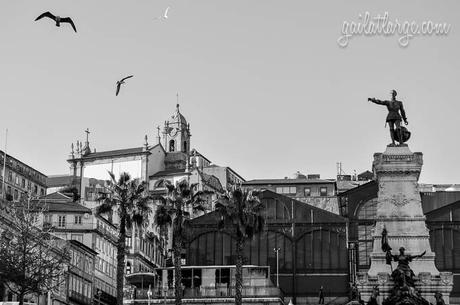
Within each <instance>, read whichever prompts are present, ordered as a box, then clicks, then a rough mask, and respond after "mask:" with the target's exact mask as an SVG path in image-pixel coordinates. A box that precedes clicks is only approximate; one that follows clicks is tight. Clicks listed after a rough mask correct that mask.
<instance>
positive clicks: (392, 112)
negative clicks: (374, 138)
mask: <svg viewBox="0 0 460 305" xmlns="http://www.w3.org/2000/svg"><path fill="white" fill-rule="evenodd" d="M396 95H397V92H396V90H392V91H391V100H390V101H381V100H378V99H376V98H373V97H372V98H371V97H370V98H368V99H367V100H368V101H370V102H373V103H375V104H378V105H384V106H387V109H388V115H387V119H386V122H387V123H388V125H389V126H390V136H391V144H390V145H392V146H395V130H396V132H398V134H397V135H396V137H397V139H396V140H397V141H398V142H399V144H403V143H404V134H403V130H402V128H401V118H402V119H403V120H404V123H405V124H406V125H407V124H409V122H408V121H407V118H406V112H405V111H404V107H403V103H402V102H401V101H398V100H396ZM395 126H396V129H395Z"/></svg>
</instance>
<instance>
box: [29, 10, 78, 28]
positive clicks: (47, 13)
mask: <svg viewBox="0 0 460 305" xmlns="http://www.w3.org/2000/svg"><path fill="white" fill-rule="evenodd" d="M43 17H48V18H50V19H53V20H54V21H56V26H61V22H67V23H70V25H71V26H72V28H73V30H74V31H75V33H76V32H77V28H76V27H75V24H74V23H73V21H72V19H70V17H59V16H54V15H53V14H51V13H50V12H46V13H43V14H41V15H40V16H38V17H37V18H36V19H35V21H37V20H40V19H42V18H43Z"/></svg>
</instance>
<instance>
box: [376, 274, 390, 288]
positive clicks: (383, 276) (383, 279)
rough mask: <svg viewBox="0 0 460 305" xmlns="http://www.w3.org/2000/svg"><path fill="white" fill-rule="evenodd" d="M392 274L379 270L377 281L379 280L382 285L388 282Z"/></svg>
mask: <svg viewBox="0 0 460 305" xmlns="http://www.w3.org/2000/svg"><path fill="white" fill-rule="evenodd" d="M389 278H390V276H389V275H388V273H387V272H379V273H377V281H378V282H379V284H380V285H382V284H385V283H386V282H388V279H389Z"/></svg>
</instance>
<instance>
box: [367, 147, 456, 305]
mask: <svg viewBox="0 0 460 305" xmlns="http://www.w3.org/2000/svg"><path fill="white" fill-rule="evenodd" d="M422 164H423V159H422V153H419V152H416V153H413V152H411V151H410V149H409V147H408V146H407V145H401V146H388V147H387V149H386V150H385V152H384V153H376V154H374V162H373V171H374V175H375V178H376V181H377V183H378V187H379V191H378V198H377V213H376V217H377V218H376V225H375V227H374V230H373V239H374V245H373V251H372V253H371V266H370V269H369V271H368V272H367V273H366V274H360V275H359V276H358V284H359V285H358V288H360V291H361V295H362V297H363V299H364V300H366V301H367V299H368V298H369V296H370V294H371V292H372V287H374V286H376V285H378V286H379V288H380V298H381V300H383V299H384V298H386V297H387V296H388V295H389V294H390V291H391V289H392V288H393V282H392V280H391V277H390V274H391V272H392V270H395V269H396V267H397V262H393V265H392V266H390V265H387V264H386V262H385V253H384V252H383V251H382V249H381V238H382V235H381V234H382V230H383V228H384V227H385V228H386V229H387V231H388V243H389V245H390V246H391V247H392V248H393V250H392V253H393V254H397V253H398V252H399V248H400V247H404V248H405V250H406V251H405V253H406V254H409V255H417V254H421V253H422V252H423V251H426V254H425V256H423V257H422V258H417V259H414V260H413V261H412V262H411V263H410V268H411V269H412V270H413V271H414V273H415V277H416V282H415V286H416V289H417V290H418V291H420V293H421V295H422V296H423V297H424V298H425V299H427V300H428V301H429V302H431V303H435V302H434V293H435V292H436V291H439V292H441V293H442V294H443V297H444V301H445V302H446V303H449V296H450V291H451V290H452V274H451V273H447V274H446V273H443V274H440V272H439V271H438V269H437V268H436V266H435V263H434V258H435V253H434V252H432V251H431V247H430V240H429V239H430V235H429V230H428V228H427V227H426V224H425V216H424V214H423V210H422V204H421V198H420V192H419V189H418V178H419V176H420V172H421V169H422Z"/></svg>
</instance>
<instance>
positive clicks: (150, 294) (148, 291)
mask: <svg viewBox="0 0 460 305" xmlns="http://www.w3.org/2000/svg"><path fill="white" fill-rule="evenodd" d="M151 297H152V285H149V290H147V298H148V299H149V304H148V305H150V298H151Z"/></svg>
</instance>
